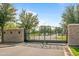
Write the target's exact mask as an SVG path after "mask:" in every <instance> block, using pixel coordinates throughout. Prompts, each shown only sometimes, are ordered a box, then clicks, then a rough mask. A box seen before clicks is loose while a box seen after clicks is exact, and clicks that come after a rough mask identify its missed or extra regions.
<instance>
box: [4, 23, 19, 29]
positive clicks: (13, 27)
mask: <svg viewBox="0 0 79 59" xmlns="http://www.w3.org/2000/svg"><path fill="white" fill-rule="evenodd" d="M16 28H18V27H17V26H16V23H14V22H7V23H6V24H5V27H4V29H16Z"/></svg>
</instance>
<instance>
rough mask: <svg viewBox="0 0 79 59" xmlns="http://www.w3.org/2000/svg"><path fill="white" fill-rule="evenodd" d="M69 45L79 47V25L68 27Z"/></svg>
mask: <svg viewBox="0 0 79 59" xmlns="http://www.w3.org/2000/svg"><path fill="white" fill-rule="evenodd" d="M68 45H79V24H69V25H68Z"/></svg>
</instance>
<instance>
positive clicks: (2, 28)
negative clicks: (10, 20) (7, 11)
mask: <svg viewBox="0 0 79 59" xmlns="http://www.w3.org/2000/svg"><path fill="white" fill-rule="evenodd" d="M1 33H2V36H1V42H2V43H4V26H1Z"/></svg>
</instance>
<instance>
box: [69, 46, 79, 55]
mask: <svg viewBox="0 0 79 59" xmlns="http://www.w3.org/2000/svg"><path fill="white" fill-rule="evenodd" d="M70 49H71V51H72V53H73V54H74V55H75V56H79V47H70Z"/></svg>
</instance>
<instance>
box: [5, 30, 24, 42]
mask: <svg viewBox="0 0 79 59" xmlns="http://www.w3.org/2000/svg"><path fill="white" fill-rule="evenodd" d="M4 42H24V30H23V29H10V30H4Z"/></svg>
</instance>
